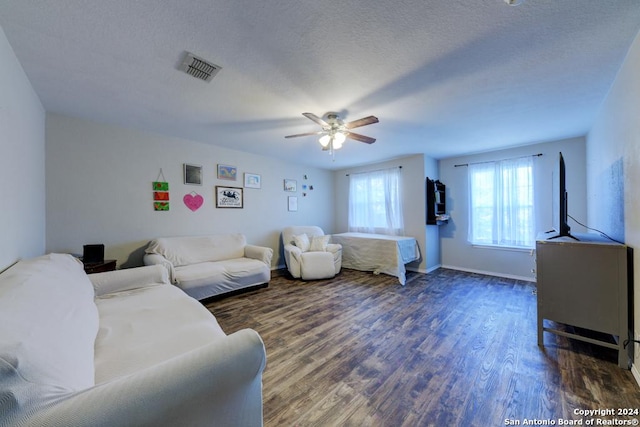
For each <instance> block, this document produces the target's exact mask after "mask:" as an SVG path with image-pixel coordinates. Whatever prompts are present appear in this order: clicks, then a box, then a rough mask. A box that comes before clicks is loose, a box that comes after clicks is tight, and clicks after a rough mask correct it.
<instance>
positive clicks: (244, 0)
mask: <svg viewBox="0 0 640 427" xmlns="http://www.w3.org/2000/svg"><path fill="white" fill-rule="evenodd" d="M0 26H1V27H2V29H3V30H4V32H5V34H6V36H7V38H8V40H9V43H10V44H11V46H12V47H13V49H14V51H15V53H16V55H17V57H18V59H19V61H20V63H21V64H22V66H23V67H24V69H25V72H26V74H27V75H28V77H29V79H30V81H31V83H32V85H33V87H34V89H35V91H36V92H37V94H38V96H39V97H40V99H41V101H42V103H43V105H44V107H45V109H46V110H47V111H49V112H55V113H60V114H65V115H70V116H75V117H82V118H87V119H90V120H95V121H99V122H105V123H112V124H118V125H122V126H126V127H132V128H138V129H142V130H148V131H152V132H157V133H161V134H165V135H170V136H176V137H181V138H187V139H191V140H197V141H203V142H206V143H210V144H215V145H220V146H225V147H229V148H233V149H238V150H242V151H249V152H254V153H258V154H263V155H268V156H275V157H279V158H282V159H285V160H287V161H293V162H298V163H301V164H307V165H311V166H316V167H321V168H326V169H337V168H343V167H347V166H353V165H360V164H364V163H370V162H375V161H380V160H385V159H389V158H392V157H399V156H404V155H409V154H416V153H425V154H426V155H428V156H430V157H434V158H444V157H450V156H454V155H459V154H467V153H473V152H480V151H486V150H493V149H498V148H503V147H508V146H516V145H523V144H530V143H536V142H542V141H549V140H554V139H561V138H566V137H573V136H578V135H584V134H586V132H587V131H588V130H589V128H590V125H591V123H592V121H593V118H594V117H595V115H596V114H597V111H598V108H599V107H600V105H601V103H602V101H603V99H604V97H605V96H606V94H607V92H608V90H609V88H610V86H611V84H612V82H613V80H614V78H615V76H616V73H617V71H618V69H619V68H620V65H621V64H622V61H623V60H624V58H625V55H626V53H627V51H628V49H629V47H630V45H631V43H632V41H633V39H634V38H635V37H636V35H637V34H638V31H639V30H640V1H638V0H526V1H525V2H524V3H523V4H522V5H520V6H516V7H512V6H508V5H506V4H505V2H504V0H447V1H443V0H395V1H378V2H371V1H364V0H349V1H337V0H323V1H309V0H298V1H291V0H290V1H285V0H278V1H275V0H271V1H257V0H136V1H131V0H102V1H94V2H87V1H86V0H63V1H47V2H43V1H41V0H1V1H0ZM185 51H190V52H193V53H194V54H196V55H199V56H201V57H203V58H205V59H208V60H210V61H211V62H213V63H215V64H217V65H220V66H221V67H222V70H221V71H220V72H219V73H218V75H217V76H216V77H215V78H214V79H213V81H211V82H210V83H205V82H203V81H200V80H196V79H194V78H193V77H191V76H189V75H187V74H185V73H184V72H182V71H179V70H178V66H179V64H180V62H181V61H182V58H183V56H184V53H185ZM329 111H336V112H338V113H340V114H341V116H342V117H343V118H344V119H345V120H346V121H350V120H355V119H359V118H361V117H363V116H368V115H375V116H377V117H378V118H379V119H380V123H378V124H374V125H371V126H367V127H363V128H359V129H358V130H357V132H358V133H362V134H364V135H368V136H372V137H375V138H377V142H376V143H375V144H372V145H367V144H363V143H360V142H356V141H351V140H347V142H346V143H345V146H344V148H343V149H342V150H340V151H338V152H337V153H336V157H335V161H332V159H331V157H330V156H329V155H328V154H327V153H326V152H322V151H321V150H320V147H319V144H318V143H317V141H316V138H315V137H304V138H296V139H285V138H284V136H285V135H289V134H295V133H302V132H310V131H315V130H318V126H317V125H316V124H314V123H313V122H311V121H310V120H308V119H306V118H305V117H303V116H302V115H301V113H303V112H312V113H314V114H317V115H318V116H322V115H324V114H325V113H327V112H329Z"/></svg>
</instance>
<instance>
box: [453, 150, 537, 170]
mask: <svg viewBox="0 0 640 427" xmlns="http://www.w3.org/2000/svg"><path fill="white" fill-rule="evenodd" d="M540 156H542V153H538V154H529V155H528V156H520V157H511V158H508V159H501V160H487V161H486V162H474V163H460V164H459V165H453V167H454V168H459V167H460V166H469V165H480V164H482V163H493V162H501V161H503V160H515V159H524V158H525V157H540Z"/></svg>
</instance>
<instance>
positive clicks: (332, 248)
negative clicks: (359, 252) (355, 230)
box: [327, 243, 342, 255]
mask: <svg viewBox="0 0 640 427" xmlns="http://www.w3.org/2000/svg"><path fill="white" fill-rule="evenodd" d="M327 252H331V253H332V254H334V255H335V254H337V253H338V252H342V245H341V244H340V243H329V244H328V245H327Z"/></svg>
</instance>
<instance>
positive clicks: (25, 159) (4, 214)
mask: <svg viewBox="0 0 640 427" xmlns="http://www.w3.org/2000/svg"><path fill="white" fill-rule="evenodd" d="M44 123H45V112H44V108H43V107H42V104H41V103H40V100H39V99H38V96H37V95H36V94H35V92H34V90H33V88H32V87H31V83H29V80H28V78H27V76H26V75H25V73H24V70H23V69H22V66H21V65H20V63H19V62H18V59H17V58H16V56H15V54H14V53H13V49H12V48H11V46H10V45H9V42H8V41H7V38H6V36H5V34H4V32H3V31H2V29H0V184H1V185H0V271H2V270H3V269H4V268H6V267H8V266H9V265H11V264H12V263H13V262H14V261H16V260H18V259H19V258H29V257H33V256H37V255H41V254H42V253H43V252H44V248H45V209H44V207H45V185H44V183H45V175H44V164H45V160H44V152H45V148H44Z"/></svg>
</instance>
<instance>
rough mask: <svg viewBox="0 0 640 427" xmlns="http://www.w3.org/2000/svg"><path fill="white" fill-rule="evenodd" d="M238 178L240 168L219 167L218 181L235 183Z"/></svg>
mask: <svg viewBox="0 0 640 427" xmlns="http://www.w3.org/2000/svg"><path fill="white" fill-rule="evenodd" d="M237 178H238V168H237V167H235V166H229V165H218V179H228V180H229V181H235V180H236V179H237Z"/></svg>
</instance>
